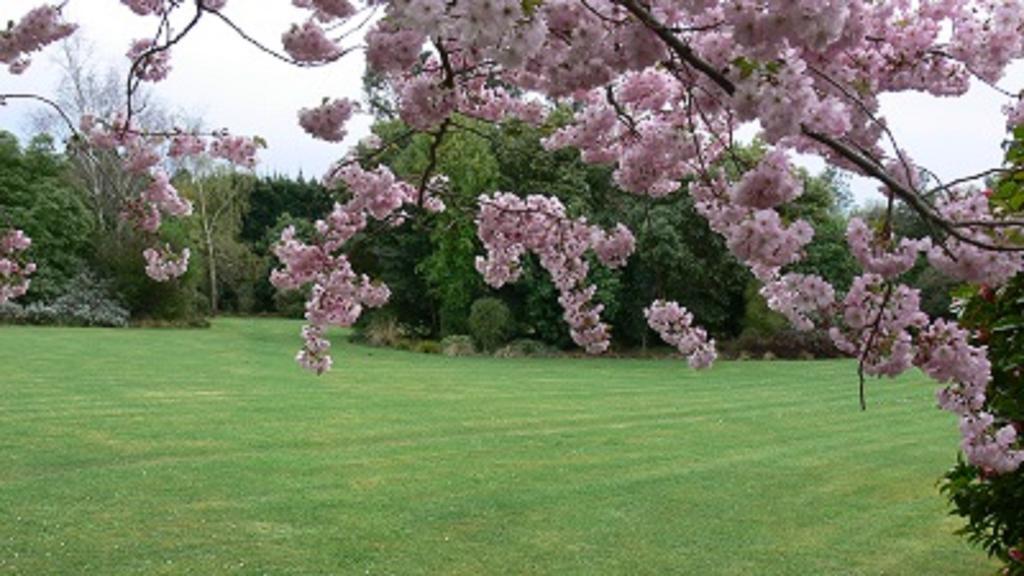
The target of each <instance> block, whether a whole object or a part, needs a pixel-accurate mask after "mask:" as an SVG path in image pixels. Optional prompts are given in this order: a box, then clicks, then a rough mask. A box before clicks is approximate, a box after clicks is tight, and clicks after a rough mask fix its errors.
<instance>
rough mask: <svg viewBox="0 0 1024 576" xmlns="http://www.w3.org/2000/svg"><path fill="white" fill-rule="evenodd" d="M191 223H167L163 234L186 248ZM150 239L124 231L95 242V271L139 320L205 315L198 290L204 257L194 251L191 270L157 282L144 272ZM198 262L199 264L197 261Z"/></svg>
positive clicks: (187, 317)
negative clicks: (111, 285) (144, 251)
mask: <svg viewBox="0 0 1024 576" xmlns="http://www.w3.org/2000/svg"><path fill="white" fill-rule="evenodd" d="M187 226H188V223H187V222H183V221H170V222H167V223H166V224H165V225H164V226H163V228H162V231H161V233H162V234H163V235H164V236H165V237H166V238H167V239H168V240H169V241H170V242H171V243H172V244H173V245H175V246H185V245H187V244H188V243H187V238H188V230H187ZM150 242H151V241H150V240H149V239H147V238H144V237H141V236H140V235H139V234H137V233H136V232H134V231H133V230H130V229H122V230H120V231H119V232H118V233H116V234H111V235H107V236H104V237H101V238H99V239H98V240H97V241H96V253H95V264H94V266H95V269H96V271H97V272H98V273H99V274H100V275H101V276H102V277H104V278H109V279H110V280H111V282H112V284H113V288H114V291H115V292H116V293H117V294H118V295H119V296H120V297H121V299H122V300H123V301H124V303H125V305H126V306H127V307H128V309H129V310H131V313H132V318H133V319H136V320H141V319H149V320H162V321H171V320H189V319H193V318H195V317H197V316H202V315H203V314H205V312H206V309H207V304H206V302H205V300H204V297H203V295H202V293H201V292H200V291H199V282H200V281H201V278H200V274H199V270H200V269H201V268H202V263H201V261H202V255H201V254H197V253H196V252H197V251H195V250H193V252H192V254H193V255H192V262H193V264H192V265H190V266H189V271H188V272H187V273H186V274H185V275H184V276H182V277H181V278H178V279H177V280H173V281H170V282H156V281H154V280H152V279H151V278H149V276H147V275H146V273H145V260H144V259H143V257H142V252H143V250H145V249H146V248H147V247H149V245H150ZM197 261H198V262H197Z"/></svg>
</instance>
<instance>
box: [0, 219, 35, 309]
mask: <svg viewBox="0 0 1024 576" xmlns="http://www.w3.org/2000/svg"><path fill="white" fill-rule="evenodd" d="M30 246H32V239H31V238H29V237H28V236H26V235H25V233H24V232H22V231H21V230H8V231H7V232H6V233H5V234H4V235H3V236H0V304H4V303H6V302H8V301H10V300H13V299H15V298H18V297H21V296H24V295H25V292H28V287H29V284H30V282H31V281H30V280H29V276H31V275H32V274H33V273H34V272H35V271H36V265H35V263H33V262H28V261H26V260H25V254H24V253H25V251H26V250H28V249H29V247H30Z"/></svg>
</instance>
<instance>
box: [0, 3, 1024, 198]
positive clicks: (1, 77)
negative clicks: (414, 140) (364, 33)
mask: <svg viewBox="0 0 1024 576" xmlns="http://www.w3.org/2000/svg"><path fill="white" fill-rule="evenodd" d="M40 1H41V0H3V1H2V2H0V22H6V21H7V20H10V19H14V18H19V17H20V16H21V15H22V14H24V13H25V12H26V11H28V10H29V9H31V8H33V7H34V6H36V5H38V4H39V3H40ZM257 2H258V4H259V9H258V10H252V9H249V10H244V9H237V10H235V9H233V8H236V7H240V6H243V5H244V4H246V3H248V4H249V5H255V4H256V3H257ZM65 10H66V12H65V13H66V14H67V16H68V19H69V20H71V21H73V22H77V23H78V24H79V25H80V26H81V28H80V30H79V32H78V34H80V35H81V36H83V37H84V38H85V39H86V40H87V41H88V42H89V43H90V44H91V45H92V46H93V47H94V57H95V64H96V66H97V67H98V68H100V69H103V68H106V67H108V66H116V67H118V68H120V69H122V70H124V71H125V73H127V67H128V64H129V62H128V59H127V58H126V57H125V55H124V54H125V52H126V50H127V47H128V45H129V44H130V42H131V41H132V40H133V39H135V38H141V37H146V36H151V35H152V34H153V31H155V24H156V22H155V20H154V19H152V18H139V17H137V16H135V15H134V14H133V13H132V12H131V11H130V10H128V9H127V8H125V7H124V6H123V5H122V4H121V2H120V1H119V0H70V2H69V3H68V5H67V7H66V8H65ZM225 13H226V14H228V15H229V16H230V17H232V19H234V20H235V21H236V22H237V23H238V24H239V25H241V27H242V28H243V29H245V30H246V31H247V32H248V33H249V34H250V35H252V36H253V37H255V38H257V39H260V40H261V41H262V42H263V43H264V44H266V45H267V46H270V47H273V48H276V49H279V48H280V45H281V40H280V38H281V33H282V32H283V31H284V30H285V29H286V28H287V26H288V24H290V23H291V22H297V21H298V20H299V18H301V14H302V13H301V12H300V11H297V10H295V9H294V8H293V7H292V5H291V2H290V1H289V0H236V2H232V3H229V4H228V7H227V8H226V9H225ZM183 16H184V14H183ZM53 58H54V50H52V49H51V50H47V51H44V52H43V53H42V54H40V55H37V57H36V58H35V63H34V64H33V65H32V66H31V67H30V68H29V69H28V71H26V72H25V73H24V74H23V75H21V76H11V75H10V74H8V73H6V71H0V92H8V93H10V92H32V93H36V94H44V95H45V94H48V93H53V91H54V88H55V87H56V85H57V83H58V81H59V78H60V73H59V68H58V67H57V66H56V64H55V62H54V61H53ZM172 66H173V70H172V72H171V75H170V77H169V78H168V79H167V80H165V81H163V82H161V83H159V84H156V85H154V87H153V93H154V96H155V97H156V98H157V99H159V100H160V101H161V102H162V103H163V104H164V105H165V106H167V107H168V108H170V109H171V110H172V111H181V112H184V113H185V114H187V116H189V117H196V116H199V117H202V118H203V119H204V120H205V122H206V124H207V126H208V127H210V128H221V127H225V128H228V129H230V130H231V131H232V132H233V133H235V134H245V135H259V136H262V137H263V138H264V139H266V140H267V141H268V142H269V148H268V149H267V150H264V151H262V152H261V154H260V159H261V164H260V167H259V168H258V172H260V173H263V174H273V173H281V174H289V175H293V176H294V175H298V174H299V173H300V172H301V173H303V174H305V175H306V176H315V177H319V176H321V175H322V174H323V173H324V172H325V171H326V170H327V168H328V167H329V166H330V164H331V163H332V162H333V161H334V160H336V159H337V158H339V157H341V156H343V155H344V153H345V151H346V150H347V149H348V147H349V146H351V145H352V144H354V143H355V142H356V141H358V140H359V139H360V138H362V137H363V136H365V135H366V134H368V132H369V125H370V119H369V117H367V116H361V117H357V118H355V119H354V120H353V121H352V122H351V123H350V124H349V138H348V139H347V140H346V141H345V142H343V143H341V144H329V143H324V142H320V141H316V140H313V139H312V138H310V137H309V136H308V135H306V134H305V132H303V131H302V129H301V128H299V126H298V122H297V116H296V114H297V111H298V110H299V109H300V108H303V107H311V106H315V105H317V104H319V102H320V101H321V100H322V99H323V98H324V97H327V96H330V97H348V98H352V99H356V100H358V99H359V98H360V97H361V94H362V70H363V66H364V61H363V58H362V53H361V52H360V51H355V52H353V53H351V54H349V55H348V56H346V57H345V58H344V59H343V60H341V61H340V62H337V63H335V64H333V65H331V66H328V67H326V68H320V69H301V68H296V67H294V66H290V65H288V64H285V63H283V62H279V61H277V60H275V59H273V58H270V57H268V56H265V55H263V54H261V53H260V52H259V51H258V50H257V49H256V48H254V47H252V46H251V45H249V44H247V43H246V42H244V41H243V40H242V39H241V38H239V37H238V36H237V35H236V34H235V33H234V32H233V31H231V30H230V29H229V28H228V27H227V26H225V25H224V24H223V23H221V22H219V21H217V20H215V19H213V18H207V19H204V20H203V21H201V22H200V25H199V26H198V27H197V28H196V29H195V30H194V31H193V32H192V33H191V34H190V35H189V36H188V37H187V38H186V39H185V40H184V41H183V42H182V43H181V44H179V45H178V46H176V47H175V48H174V50H173V54H172ZM1001 85H1002V86H1003V87H1004V88H1008V89H1010V91H1011V92H1017V91H1018V90H1020V89H1021V88H1024V64H1021V63H1019V64H1018V65H1016V66H1015V67H1014V68H1012V69H1011V70H1010V72H1009V74H1008V75H1007V77H1006V78H1005V79H1004V81H1003V82H1002V83H1001ZM1005 102H1006V100H1005V98H1004V97H1002V96H1000V95H999V94H998V93H996V92H995V91H994V90H992V89H990V88H988V87H985V86H981V85H978V86H976V87H975V88H973V89H972V90H971V92H970V93H969V94H968V95H967V96H966V97H963V98H959V99H942V98H935V97H931V96H925V95H919V94H899V95H890V96H885V97H883V100H882V112H883V115H884V116H885V117H886V118H887V119H888V120H889V123H890V126H891V127H892V130H893V132H894V133H895V135H896V138H897V140H898V142H899V143H900V145H901V146H902V147H903V148H904V149H905V150H908V151H910V154H911V156H912V157H913V158H914V159H915V160H916V161H917V162H918V163H919V164H920V165H922V166H926V167H928V168H929V169H931V170H932V171H934V172H935V173H937V174H938V175H939V176H940V177H942V178H943V179H946V180H949V179H953V178H956V177H959V176H962V175H965V174H971V173H976V172H980V171H982V170H985V169H987V168H991V167H993V166H996V165H998V163H999V162H1000V159H1001V150H1000V147H999V143H1000V142H1001V140H1002V138H1003V136H1004V127H1005V118H1004V116H1003V115H1002V113H1001V110H1000V109H1001V107H1002V105H1003V103H1005ZM33 106H35V105H34V104H29V103H25V102H11V103H9V104H8V105H7V106H6V107H0V128H2V129H5V130H10V131H13V132H15V133H18V134H19V135H22V136H25V135H27V134H28V133H29V131H30V130H31V122H30V120H29V117H30V115H31V114H32V113H33V112H34V109H33V108H32V107H33ZM747 132H749V131H747ZM800 163H801V164H804V165H805V166H807V167H808V168H810V169H811V170H812V171H817V170H820V169H821V168H822V167H823V163H822V162H820V161H818V160H815V159H802V160H801V161H800ZM851 187H852V189H853V192H854V197H855V199H856V201H857V203H859V204H863V203H865V202H868V201H872V200H875V199H878V198H880V196H879V195H878V194H877V192H876V190H877V184H875V183H874V182H872V181H870V180H868V179H865V178H855V179H853V181H852V183H851ZM539 192H543V191H539Z"/></svg>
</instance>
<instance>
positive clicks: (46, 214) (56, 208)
mask: <svg viewBox="0 0 1024 576" xmlns="http://www.w3.org/2000/svg"><path fill="white" fill-rule="evenodd" d="M6 226H13V227H16V228H20V229H22V230H24V231H25V232H26V234H28V235H29V236H30V237H31V238H32V242H33V246H32V251H31V256H32V259H33V260H34V261H35V262H36V264H37V265H38V268H39V269H38V271H37V273H36V275H35V276H34V277H33V279H32V290H30V291H29V294H28V295H27V296H26V298H25V301H26V302H32V301H51V300H53V299H55V298H57V297H58V296H60V295H61V294H63V292H64V288H65V286H66V285H67V284H68V282H70V281H71V280H72V279H73V278H74V277H75V276H76V275H78V274H79V273H81V272H82V271H83V270H85V269H86V267H87V262H88V257H89V256H90V254H91V252H92V246H91V242H90V240H91V238H92V232H93V230H94V229H95V227H96V223H95V219H94V218H93V217H92V214H90V212H89V210H88V209H87V207H86V206H85V204H84V202H83V201H82V198H81V197H80V195H79V194H78V193H77V191H76V190H75V188H74V186H72V184H71V183H70V182H69V180H68V178H67V162H66V160H65V158H64V157H63V156H62V155H61V154H59V153H57V152H56V150H55V149H54V146H53V140H52V139H51V138H49V137H48V136H45V135H41V136H37V137H35V138H33V139H32V141H31V142H30V143H29V144H28V146H27V147H26V148H25V149H22V148H21V146H20V145H19V143H18V140H17V138H16V137H15V136H14V135H12V134H10V133H7V132H0V227H6Z"/></svg>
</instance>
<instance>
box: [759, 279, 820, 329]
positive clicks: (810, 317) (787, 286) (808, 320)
mask: <svg viewBox="0 0 1024 576" xmlns="http://www.w3.org/2000/svg"><path fill="white" fill-rule="evenodd" d="M760 293H761V296H762V297H764V299H765V302H767V304H768V307H769V308H770V309H771V310H774V311H775V312H778V313H779V314H782V315H783V316H785V317H786V319H787V320H789V322H790V324H792V325H793V327H794V328H796V329H797V330H800V331H802V332H806V331H808V330H813V329H814V328H815V327H816V326H819V325H820V324H821V323H822V322H821V321H822V320H824V319H829V318H831V316H832V314H833V313H834V306H835V303H836V292H835V289H834V288H833V287H832V285H831V284H829V283H828V282H826V281H825V280H824V279H823V278H821V277H820V276H814V275H807V274H797V273H789V274H785V275H782V276H779V275H778V272H777V271H775V270H773V271H771V272H770V273H769V274H768V278H766V279H764V285H763V286H762V287H761V290H760Z"/></svg>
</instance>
